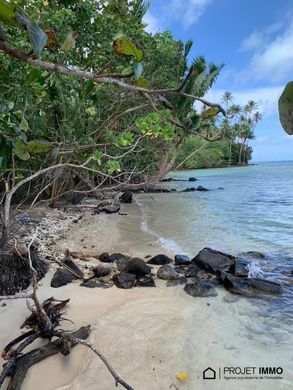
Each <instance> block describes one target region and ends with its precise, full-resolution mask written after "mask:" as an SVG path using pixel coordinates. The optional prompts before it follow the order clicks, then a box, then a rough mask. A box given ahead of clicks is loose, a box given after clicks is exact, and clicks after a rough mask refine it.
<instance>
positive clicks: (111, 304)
mask: <svg viewBox="0 0 293 390" xmlns="http://www.w3.org/2000/svg"><path fill="white" fill-rule="evenodd" d="M123 212H126V213H128V215H127V216H118V215H110V216H105V215H101V216H92V215H90V214H86V215H85V216H84V217H83V219H82V220H81V221H80V222H79V223H78V224H71V225H69V229H68V231H67V232H65V233H64V234H63V238H61V239H60V240H57V241H56V243H55V244H54V245H55V247H54V250H56V251H59V252H63V251H64V250H65V249H66V248H69V249H70V250H72V251H85V252H92V251H95V252H104V251H108V252H116V251H119V252H125V253H129V254H131V255H134V256H141V257H144V256H147V255H153V254H157V253H160V252H163V253H166V254H168V253H167V252H166V250H164V251H162V249H161V248H160V247H159V245H158V244H157V242H156V241H154V240H153V238H152V237H151V236H149V235H148V234H146V233H144V232H143V231H142V230H141V229H140V223H141V215H140V210H139V208H138V207H136V206H135V205H131V206H127V207H124V210H123ZM169 254H170V255H171V254H172V253H169ZM51 276H52V271H51V272H50V273H49V274H48V275H47V276H46V278H45V279H44V280H43V281H42V282H41V287H40V289H39V295H40V298H41V299H45V298H48V297H49V296H52V295H53V296H54V297H55V298H59V299H66V298H70V299H71V301H70V304H69V306H68V310H67V312H66V317H67V318H69V319H71V320H72V321H74V324H70V323H68V322H64V324H63V325H64V327H66V329H76V328H78V327H79V326H81V325H88V324H91V326H92V331H91V334H90V340H91V341H92V342H94V343H95V344H96V345H97V346H98V347H99V348H100V349H101V351H103V353H104V354H105V355H106V356H107V357H108V359H109V361H110V362H111V364H112V366H113V367H114V368H115V369H116V370H117V371H118V372H119V373H120V375H121V376H122V377H123V378H124V379H125V380H126V381H127V382H128V383H129V384H130V385H131V386H132V387H133V388H134V389H135V390H165V389H166V390H167V389H172V388H173V389H176V388H177V389H184V390H198V389H200V390H201V389H204V390H205V389H207V390H209V389H219V390H220V389H223V388H224V389H228V390H230V389H231V390H235V389H240V390H241V389H248V388H250V387H251V386H252V385H253V387H254V389H259V390H262V389H272V390H279V389H280V390H281V389H282V390H283V389H284V390H287V389H288V390H289V389H291V388H292V383H293V374H292V371H291V373H290V370H291V368H292V353H291V354H290V350H291V349H288V348H290V346H289V345H286V342H285V341H286V340H285V339H284V340H283V339H278V340H276V339H274V338H273V337H270V336H271V334H270V333H268V334H263V333H261V332H259V334H257V333H256V334H255V336H254V337H253V336H251V333H249V326H250V324H251V318H249V316H248V314H247V313H248V312H250V313H252V311H253V310H254V309H253V308H251V305H250V303H249V302H248V301H247V300H245V299H241V300H239V299H238V298H237V297H234V296H232V295H231V294H228V293H227V292H226V291H224V290H223V289H218V291H219V295H218V296H217V297H215V298H197V299H196V298H193V297H190V296H188V295H186V293H185V292H184V291H183V288H182V286H178V287H166V286H165V283H164V282H161V281H158V283H157V288H133V289H131V290H121V289H117V288H116V287H112V288H109V289H101V288H96V289H87V288H83V287H80V286H79V285H78V283H73V284H70V285H67V286H65V287H62V288H58V289H53V288H51V287H50V280H51ZM27 312H28V311H27V308H26V305H25V302H23V301H13V302H11V301H10V302H7V306H6V307H1V308H0V318H1V321H0V335H1V336H0V347H1V348H2V347H3V346H4V345H5V343H6V342H7V341H9V340H11V339H12V338H14V337H16V336H17V335H18V334H19V325H20V324H21V323H22V322H23V319H24V317H25V316H26V315H27ZM252 334H253V332H252ZM286 348H287V349H288V352H286ZM291 351H292V350H291ZM290 359H291V360H290ZM1 363H2V361H1ZM227 365H231V366H244V365H245V366H250V367H251V366H259V365H260V366H274V365H276V366H277V367H279V366H282V367H283V368H284V371H285V372H286V375H284V379H283V380H281V381H265V382H261V381H248V382H247V381H241V382H240V381H237V382H235V381H229V382H227V381H224V380H216V381H203V379H202V371H203V370H204V369H205V368H207V367H209V366H212V367H214V368H215V369H218V368H219V367H223V366H227ZM181 371H186V372H188V373H189V378H188V379H187V380H186V381H184V382H179V381H178V380H177V379H176V374H177V373H179V372H181ZM4 388H5V387H4ZM39 388H42V389H43V390H53V389H60V390H61V389H73V390H79V389H87V390H93V389H100V390H112V389H115V388H116V387H115V384H114V381H113V379H112V377H111V375H110V374H109V372H108V371H107V369H106V368H105V366H104V365H103V363H102V362H101V361H99V359H98V358H97V357H96V356H95V355H93V353H92V352H91V351H90V350H88V349H86V348H85V347H82V346H78V347H75V348H74V349H73V350H72V352H71V354H70V355H69V356H67V357H63V356H62V355H56V356H53V357H51V358H48V359H46V360H45V361H43V362H41V363H39V364H38V365H36V366H34V367H32V368H31V369H30V371H29V373H28V375H27V377H26V379H25V381H24V385H23V389H24V390H37V389H39ZM119 388H120V387H119Z"/></svg>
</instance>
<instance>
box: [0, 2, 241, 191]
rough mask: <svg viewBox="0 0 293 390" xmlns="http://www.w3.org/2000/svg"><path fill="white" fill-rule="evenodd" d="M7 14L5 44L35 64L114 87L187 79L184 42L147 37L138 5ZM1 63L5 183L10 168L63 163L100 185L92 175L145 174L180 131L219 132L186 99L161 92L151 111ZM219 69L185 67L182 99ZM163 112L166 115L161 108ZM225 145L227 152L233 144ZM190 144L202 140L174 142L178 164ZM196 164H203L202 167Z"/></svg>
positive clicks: (83, 84)
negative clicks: (83, 73) (77, 72)
mask: <svg viewBox="0 0 293 390" xmlns="http://www.w3.org/2000/svg"><path fill="white" fill-rule="evenodd" d="M1 4H2V5H3V4H4V3H3V1H1V2H0V5H1ZM5 5H6V3H5ZM15 6H16V8H13V11H10V13H8V16H6V19H5V20H6V22H7V21H10V22H11V23H9V24H7V23H6V22H3V18H4V17H3V13H2V18H1V21H2V22H3V23H1V27H2V28H3V33H5V36H6V37H7V39H8V41H9V42H10V43H11V45H12V46H14V47H16V48H17V49H19V50H20V51H22V52H24V53H27V54H29V55H32V50H33V51H34V55H35V56H40V57H41V59H42V60H43V61H50V62H53V63H56V64H62V63H63V64H65V65H66V66H67V67H68V68H70V69H77V68H78V69H83V70H88V71H94V72H96V73H97V74H100V75H107V76H109V77H111V75H117V74H118V77H117V79H119V80H121V81H123V82H125V83H129V84H131V85H137V86H140V87H143V88H146V89H165V88H177V87H178V86H179V85H180V83H181V82H182V81H183V80H184V78H185V77H186V75H187V74H188V68H187V64H188V63H189V62H190V61H189V60H188V58H187V57H188V54H189V52H190V49H191V46H192V42H191V41H188V42H187V43H186V44H185V45H184V44H183V42H181V41H179V40H176V39H174V37H173V36H172V35H171V33H170V32H163V33H158V34H154V35H152V34H149V33H147V32H146V31H145V29H144V28H145V24H144V22H143V21H142V17H143V15H144V14H145V12H146V9H147V6H148V2H147V1H143V0H110V1H106V0H101V1H98V2H95V1H94V2H93V1H90V0H75V1H69V0H66V1H55V0H52V1H48V2H47V5H45V4H44V2H43V0H31V1H29V2H28V1H25V0H15ZM0 9H1V7H0ZM5 9H6V8H5ZM15 9H17V11H16V12H17V15H18V17H17V20H15V19H14V16H13V12H15ZM23 9H25V13H24V12H23V11H21V10H23ZM36 21H37V23H38V26H39V27H38V26H37V25H36V24H35V23H36ZM20 26H21V27H25V28H26V29H27V30H28V31H27V34H28V35H26V33H24V32H23V30H22V29H21V28H19V27H20ZM30 31H31V33H30ZM41 32H42V33H41ZM30 34H31V35H30ZM44 34H45V35H46V37H45V36H44ZM28 37H29V40H28V39H27V38H28ZM34 39H35V41H34ZM45 41H46V43H45ZM7 60H8V63H7V65H5V66H3V67H2V66H1V67H0V89H1V96H0V166H1V179H4V180H10V178H11V167H12V164H14V167H15V174H16V177H17V178H19V177H23V176H24V175H26V174H27V172H32V173H33V172H37V171H38V170H39V169H40V168H45V167H47V166H50V165H52V164H57V163H61V162H65V161H68V162H71V163H74V164H83V163H84V162H85V161H86V162H87V164H88V167H89V168H90V171H89V172H86V171H85V170H83V171H82V172H81V174H82V175H84V177H85V179H86V180H85V182H88V181H92V182H93V183H95V184H99V183H101V182H103V178H104V176H103V175H102V174H106V175H110V176H119V177H120V176H122V174H124V173H125V172H143V173H144V174H145V175H152V174H154V173H155V172H156V170H157V169H158V166H159V164H160V160H161V158H162V154H163V153H162V151H163V150H165V149H166V150H168V148H169V150H171V152H172V151H174V150H176V148H177V145H178V144H179V143H180V142H181V140H182V139H183V140H184V139H185V138H186V136H187V134H188V131H189V130H190V131H195V132H198V133H200V134H203V135H209V134H208V133H209V132H212V131H213V126H215V127H217V126H219V123H218V122H219V117H220V115H218V116H217V115H216V114H217V113H218V112H216V111H215V110H214V109H208V108H207V107H205V110H204V111H203V112H200V111H196V110H195V109H194V108H193V101H192V100H191V99H188V98H185V97H183V96H180V97H178V96H176V95H175V94H172V95H171V94H170V96H166V97H167V98H168V101H167V100H166V99H165V102H163V101H162V104H157V103H156V107H155V108H154V107H152V106H151V105H150V106H147V105H146V103H148V101H146V99H145V97H144V95H143V94H139V93H136V94H135V93H132V92H131V91H125V90H121V89H119V88H117V87H116V86H112V85H109V84H108V85H103V84H99V83H95V82H94V81H92V80H83V79H77V78H72V77H67V76H61V75H58V74H57V73H49V72H47V71H43V70H39V69H35V68H31V67H30V66H29V65H24V64H23V63H20V62H18V61H16V60H11V58H9V57H8V56H6V55H4V54H3V53H2V52H0V62H1V63H6V62H7ZM220 70H221V66H216V65H214V64H209V63H208V62H207V60H206V59H205V58H203V57H198V58H196V59H194V60H193V61H192V74H191V78H190V79H189V80H188V82H187V83H186V85H185V87H184V92H186V93H191V94H195V95H196V96H203V95H204V94H205V93H206V92H207V91H208V89H209V88H210V87H211V85H212V84H213V83H214V81H215V79H216V77H217V75H218V74H219V72H220ZM113 77H116V76H113ZM2 91H3V92H2ZM153 96H154V95H153ZM170 105H171V106H172V107H173V109H172V111H170V110H169V109H165V108H164V107H170ZM136 107H141V108H139V109H137V110H136ZM156 110H159V112H158V111H156ZM172 121H173V123H174V121H181V122H182V123H184V125H185V126H186V128H187V130H186V131H185V130H183V129H182V128H177V127H175V126H174V125H173V124H172V123H171V122H172ZM243 128H244V126H243ZM227 133H228V130H227ZM239 134H240V133H239ZM235 137H236V136H235ZM235 137H234V140H233V144H234V143H235V144H236V143H237V142H238V141H239V139H238V138H237V140H236V139H235ZM193 138H194V139H197V141H196V142H200V143H202V142H204V141H202V140H200V139H198V138H196V137H190V141H188V142H187V143H185V142H184V141H183V144H182V150H180V152H179V153H180V156H181V157H180V156H179V157H180V158H183V156H186V153H187V152H189V150H190V147H189V146H188V143H189V142H191V139H192V142H191V144H192V145H193V142H194V141H193ZM188 140H189V138H188ZM234 141H235V142H234ZM236 141H237V142H236ZM227 145H228V152H227ZM229 146H230V138H229V137H227V138H225V140H224V141H223V143H214V144H213V146H211V147H210V149H207V150H209V153H210V154H209V155H210V161H211V164H220V163H222V161H227V158H228V160H229V158H230V155H231V153H230V148H229ZM184 148H185V149H184ZM232 149H233V148H232ZM241 153H242V152H241ZM227 154H228V157H227ZM235 155H237V154H235ZM237 156H238V155H237ZM242 157H243V153H242ZM207 158H208V157H207V155H205V159H207ZM178 161H179V160H178ZM191 163H192V160H191V161H190V162H189V163H188V164H191ZM196 164H197V165H203V164H204V163H203V159H202V161H201V162H196ZM95 170H96V172H94V171H95ZM67 173H68V172H65V173H64V175H65V174H67ZM62 175H63V173H62V174H60V183H63V177H62ZM65 177H66V176H65ZM42 180H43V179H42ZM48 180H49V179H48ZM66 180H67V178H66ZM66 180H64V182H66V185H68V186H69V185H72V181H70V180H71V179H70V180H69V179H68V184H67V181H66ZM40 183H42V185H43V182H42V181H40V182H39V183H37V184H40ZM60 183H59V184H60ZM115 183H116V182H115ZM106 184H107V183H106ZM62 185H63V184H62ZM55 195H56V194H55Z"/></svg>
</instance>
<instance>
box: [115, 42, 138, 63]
mask: <svg viewBox="0 0 293 390" xmlns="http://www.w3.org/2000/svg"><path fill="white" fill-rule="evenodd" d="M113 49H114V50H115V51H116V52H117V53H118V54H122V55H125V56H132V57H134V58H135V60H136V61H141V59H142V55H143V52H142V50H140V49H139V48H138V47H137V45H136V44H135V43H134V42H132V41H131V40H130V39H128V38H125V37H123V38H119V39H117V40H116V41H114V42H113Z"/></svg>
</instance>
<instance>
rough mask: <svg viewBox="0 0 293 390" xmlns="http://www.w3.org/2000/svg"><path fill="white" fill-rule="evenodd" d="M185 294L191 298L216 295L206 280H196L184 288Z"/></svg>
mask: <svg viewBox="0 0 293 390" xmlns="http://www.w3.org/2000/svg"><path fill="white" fill-rule="evenodd" d="M184 291H185V292H186V294H188V295H191V296H192V297H215V296H217V295H218V293H217V291H216V290H215V288H214V287H213V286H212V285H211V284H210V283H209V282H208V281H206V280H198V281H196V282H195V283H189V284H187V285H186V286H185V287H184Z"/></svg>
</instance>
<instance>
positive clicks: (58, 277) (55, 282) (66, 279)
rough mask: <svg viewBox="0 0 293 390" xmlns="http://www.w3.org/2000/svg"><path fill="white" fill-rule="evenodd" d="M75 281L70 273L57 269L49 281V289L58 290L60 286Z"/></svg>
mask: <svg viewBox="0 0 293 390" xmlns="http://www.w3.org/2000/svg"><path fill="white" fill-rule="evenodd" d="M75 279H77V278H76V277H75V276H74V275H73V274H72V273H71V272H69V271H67V270H66V269H63V268H59V269H57V271H56V272H55V273H54V275H53V278H52V280H51V287H54V288H58V287H61V286H66V284H69V283H71V282H72V281H73V280H75Z"/></svg>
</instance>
